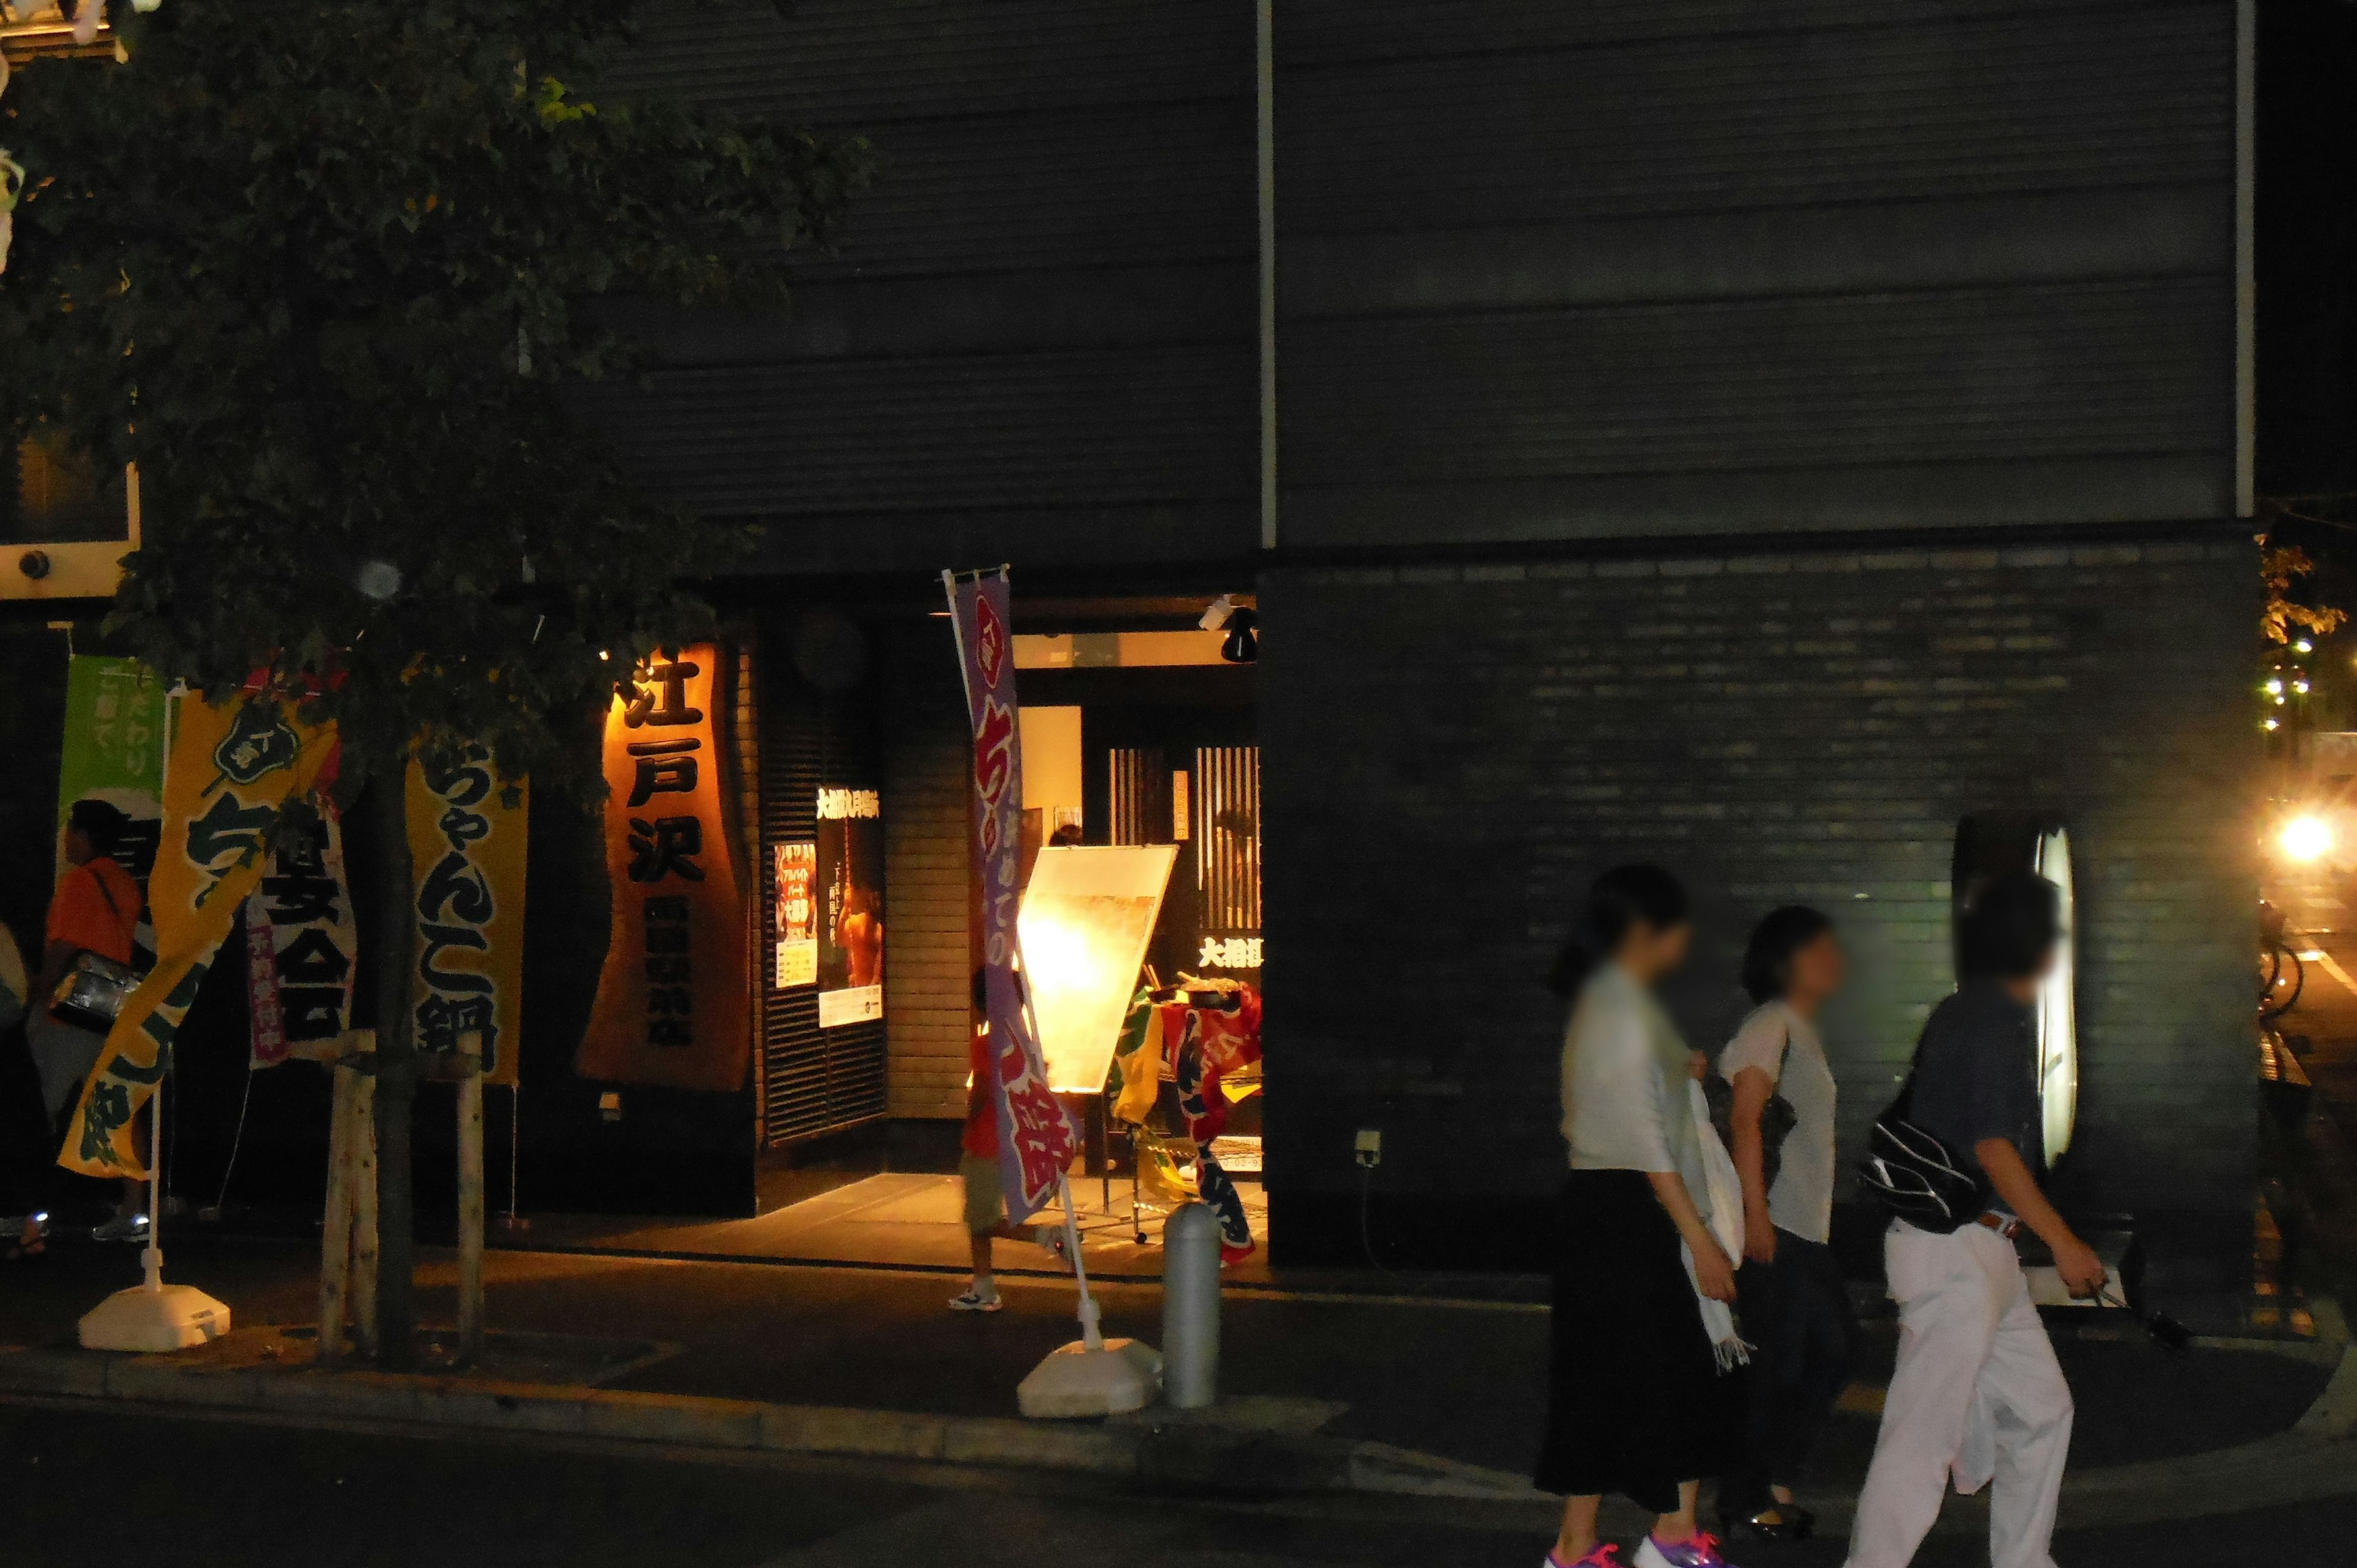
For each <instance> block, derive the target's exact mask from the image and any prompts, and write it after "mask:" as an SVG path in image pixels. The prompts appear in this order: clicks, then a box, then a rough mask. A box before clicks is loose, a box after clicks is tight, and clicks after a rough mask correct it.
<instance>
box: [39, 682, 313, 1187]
mask: <svg viewBox="0 0 2357 1568" xmlns="http://www.w3.org/2000/svg"><path fill="white" fill-rule="evenodd" d="M335 742H336V736H335V731H334V729H333V728H332V727H329V726H327V725H320V726H317V727H314V726H312V725H306V724H303V723H302V722H301V721H300V720H299V719H297V718H296V713H295V704H294V703H291V702H281V701H278V700H275V699H273V698H264V697H253V698H244V697H233V698H231V700H230V701H228V702H227V703H222V704H221V705H220V706H218V707H216V706H214V705H213V704H211V703H207V702H206V701H205V700H204V699H203V698H202V697H189V698H186V699H184V700H183V701H182V702H181V703H180V715H179V725H178V730H177V733H176V734H175V735H174V736H173V739H172V756H171V760H170V761H169V762H168V763H167V765H166V767H165V771H164V818H163V833H162V838H161V843H160V845H159V847H158V848H157V850H156V870H155V874H154V875H152V876H151V877H150V878H149V879H148V884H147V901H148V908H149V910H150V912H151V914H152V916H153V918H154V919H155V922H156V967H155V968H154V969H152V970H150V971H149V972H148V973H147V978H146V979H145V980H143V981H141V982H140V983H139V989H138V990H136V991H135V992H133V993H131V996H130V998H129V999H128V1000H127V1001H126V1002H124V1004H123V1012H122V1014H121V1015H119V1016H118V1017H117V1018H116V1019H115V1020H114V1026H113V1029H111V1030H109V1031H108V1033H107V1036H106V1046H105V1048H104V1049H103V1050H102V1051H101V1052H100V1054H99V1059H98V1065H97V1066H96V1067H95V1068H93V1069H91V1074H90V1077H89V1078H88V1079H86V1080H85V1081H84V1083H83V1086H82V1094H81V1104H80V1105H79V1106H78V1107H76V1109H75V1111H74V1116H73V1122H72V1124H71V1127H70V1130H69V1132H68V1133H67V1134H66V1142H65V1147H64V1148H63V1149H61V1150H60V1151H59V1155H58V1164H59V1165H64V1166H66V1167H67V1168H68V1169H70V1170H77V1171H81V1173H83V1174H84V1175H86V1176H142V1175H145V1170H146V1167H145V1162H144V1161H143V1160H142V1159H141V1157H140V1155H139V1152H138V1150H137V1148H136V1147H135V1145H134V1144H133V1142H132V1133H131V1126H132V1122H133V1120H134V1118H135V1117H136V1116H137V1115H138V1113H139V1112H140V1110H141V1109H142V1108H143V1107H144V1106H145V1104H146V1103H147V1101H148V1100H149V1099H150V1098H151V1097H152V1096H153V1095H154V1094H155V1092H156V1083H157V1081H158V1080H160V1079H162V1078H163V1076H164V1068H165V1053H166V1052H167V1051H168V1050H169V1049H170V1048H171V1046H172V1042H173V1040H174V1039H175V1038H176V1037H177V1036H178V1034H179V1031H180V1021H181V1020H182V1019H183V1018H185V1017H186V1016H187V1015H188V1006H189V1004H191V1003H193V1002H194V1001H195V1000H196V997H197V990H198V988H199V986H200V985H202V984H203V983H204V978H205V972H206V971H207V970H208V969H210V967H211V965H212V961H213V956H214V954H215V953H216V952H218V951H219V950H220V948H221V939H222V938H223V937H226V936H227V935H229V931H230V928H231V925H232V924H233V923H234V922H235V921H236V918H237V911H238V906H239V905H240V904H242V902H244V900H245V899H246V898H247V897H248V896H250V895H251V894H253V891H254V889H255V888H256V886H258V885H259V884H260V883H261V881H262V873H263V863H264V855H265V854H266V853H267V849H268V845H269V841H270V838H271V836H272V834H273V833H274V832H275V831H276V830H277V828H278V826H279V824H280V822H281V820H282V817H283V815H284V813H285V810H286V807H287V806H288V804H289V803H290V802H293V801H297V800H304V799H306V798H307V797H308V796H309V795H310V794H311V792H312V789H313V788H314V787H315V786H316V785H317V783H318V780H319V776H320V770H321V769H322V768H324V767H325V766H326V765H327V763H328V757H329V756H330V754H331V753H332V752H333V751H334V750H335Z"/></svg>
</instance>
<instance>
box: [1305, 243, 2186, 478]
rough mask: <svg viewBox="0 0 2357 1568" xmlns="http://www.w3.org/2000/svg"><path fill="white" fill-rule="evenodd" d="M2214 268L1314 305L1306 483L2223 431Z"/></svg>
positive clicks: (1881, 460)
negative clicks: (1629, 297)
mask: <svg viewBox="0 0 2357 1568" xmlns="http://www.w3.org/2000/svg"><path fill="white" fill-rule="evenodd" d="M2223 303H2224V302H2223V301H2222V300H2221V299H2220V298H2219V297H2218V295H2217V291H2216V290H2215V289H2214V288H2212V287H2211V286H2210V285H2209V284H2208V283H2207V281H2206V280H2198V279H2197V280H2191V281H2182V280H2163V281H2157V282H2149V283H2138V282H2130V283H2116V284H2078V285H2046V286H2042V287H2026V288H2016V289H1963V290H1943V291H1934V292H1928V293H1922V294H1891V295H1860V296H1852V297H1835V298H1803V299H1779V300H1762V301H1738V302H1730V303H1713V304H1694V305H1676V306H1636V307H1630V308H1625V309H1609V308H1598V309H1591V310H1573V311H1523V312H1499V313H1491V314H1483V315H1478V316H1401V317H1386V318H1378V319H1372V320H1359V319H1352V320H1340V321H1304V322H1299V323H1296V324H1293V325H1292V326H1291V327H1290V328H1289V329H1288V331H1287V333H1286V355H1285V358H1284V360H1283V361H1282V363H1281V371H1282V376H1281V390H1280V393H1279V395H1280V399H1281V405H1282V406H1283V407H1284V408H1285V410H1286V414H1287V419H1288V428H1287V436H1288V439H1287V440H1286V445H1285V447H1284V458H1285V478H1286V483H1287V484H1288V485H1299V486H1307V487H1315V486H1332V485H1348V486H1354V487H1360V488H1374V487H1379V486H1381V485H1383V484H1384V483H1385V482H1388V481H1408V482H1430V481H1441V480H1505V479H1526V478H1538V477H1542V476H1572V475H1605V474H1631V473H1670V472H1693V471H1696V470H1729V471H1751V470H1761V469H1777V468H1802V467H1826V466H1835V465H1842V464H1867V465H1878V464H1894V463H1926V462H1959V461H1970V460H1987V459H1993V458H2059V457H2067V456H2079V455H2092V454H2131V453H2183V452H2199V451H2203V450H2209V449H2212V448H2214V447H2216V446H2218V444H2219V443H2220V441H2221V440H2222V437H2223V436H2224V435H2225V433H2226V431H2227V429H2228V423H2227V418H2226V413H2227V411H2226V404H2225V401H2224V397H2223V393H2224V391H2225V389H2226V388H2228V387H2230V386H2231V385H2232V361H2231V357H2230V355H2231V346H2232V335H2231V330H2230V327H2229V323H2228V322H2227V321H2226V320H2225V319H2224V317H2223V315H2222V306H2223Z"/></svg>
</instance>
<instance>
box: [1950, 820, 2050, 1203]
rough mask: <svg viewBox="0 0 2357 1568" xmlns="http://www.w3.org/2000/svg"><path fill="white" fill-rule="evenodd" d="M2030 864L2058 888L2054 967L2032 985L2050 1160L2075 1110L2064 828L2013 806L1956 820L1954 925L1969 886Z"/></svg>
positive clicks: (2044, 1128)
mask: <svg viewBox="0 0 2357 1568" xmlns="http://www.w3.org/2000/svg"><path fill="white" fill-rule="evenodd" d="M2022 871H2034V872H2036V873H2037V874H2038V875H2040V876H2042V877H2044V878H2046V880H2047V881H2049V882H2050V883H2052V884H2053V885H2054V889H2055V892H2056V893H2057V894H2058V895H2059V896H2060V897H2059V899H2058V902H2059V903H2060V905H2061V919H2062V944H2061V948H2060V949H2059V950H2057V951H2056V953H2055V955H2054V972H2052V973H2051V974H2050V975H2048V976H2047V977H2046V979H2045V981H2044V982H2043V983H2041V984H2040V986H2039V992H2038V1092H2039V1103H2040V1121H2041V1123H2042V1125H2041V1129H2040V1131H2041V1133H2042V1136H2043V1140H2044V1144H2045V1153H2046V1161H2047V1163H2048V1164H2049V1165H2051V1164H2053V1162H2055V1161H2056V1160H2059V1159H2061V1157H2062V1154H2063V1151H2065V1150H2066V1149H2068V1148H2070V1146H2071V1130H2072V1125H2073V1124H2074V1123H2075V1122H2076V1121H2077V1119H2078V1112H2079V1026H2078V1009H2077V1005H2076V1000H2075V999H2076V995H2077V986H2078V980H2077V975H2076V973H2075V970H2076V965H2075V964H2074V963H2073V961H2072V960H2073V957H2074V951H2073V950H2074V946H2075V943H2076V940H2077V938H2076V934H2075V928H2076V925H2077V920H2076V911H2075V909H2074V908H2073V901H2072V888H2071V834H2070V832H2069V830H2067V829H2066V828H2064V827H2063V826H2062V824H2061V823H2060V822H2056V821H2054V820H2053V819H2051V818H2050V817H2042V816H2036V815H2031V814H2029V813H2025V812H2018V811H1982V812H1977V813H1975V814H1974V815H1972V816H1969V817H1966V818H1965V819H1964V821H1962V822H1959V823H1957V824H1956V852H1955V862H1954V867H1953V874H1952V886H1953V890H1954V898H1955V910H1954V912H1955V915H1956V917H1957V920H1958V929H1962V918H1963V915H1964V908H1965V906H1966V903H1967V901H1968V900H1969V898H1970V897H1971V896H1972V893H1973V891H1974V890H1975V888H1977V887H1978V886H1980V885H1981V884H1983V883H1985V882H1986V881H1987V880H1989V879H1990V878H1991V877H1994V876H1999V875H2008V874H2012V873H2016V872H2022Z"/></svg>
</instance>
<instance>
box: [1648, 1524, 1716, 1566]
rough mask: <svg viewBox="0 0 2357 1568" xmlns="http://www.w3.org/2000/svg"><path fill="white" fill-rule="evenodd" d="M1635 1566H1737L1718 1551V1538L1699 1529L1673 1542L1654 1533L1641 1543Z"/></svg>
mask: <svg viewBox="0 0 2357 1568" xmlns="http://www.w3.org/2000/svg"><path fill="white" fill-rule="evenodd" d="M1635 1568H1735V1564H1733V1563H1729V1562H1728V1561H1727V1559H1726V1558H1724V1557H1721V1556H1720V1555H1719V1554H1718V1537H1717V1536H1715V1535H1711V1534H1708V1533H1703V1532H1697V1533H1696V1534H1695V1538H1694V1539H1693V1540H1692V1541H1679V1542H1677V1543H1676V1544H1674V1545H1673V1544H1671V1543H1670V1542H1668V1541H1655V1540H1654V1539H1653V1538H1652V1536H1651V1535H1648V1536H1646V1537H1645V1539H1644V1540H1643V1541H1640V1542H1639V1543H1638V1546H1637V1559H1636V1564H1635Z"/></svg>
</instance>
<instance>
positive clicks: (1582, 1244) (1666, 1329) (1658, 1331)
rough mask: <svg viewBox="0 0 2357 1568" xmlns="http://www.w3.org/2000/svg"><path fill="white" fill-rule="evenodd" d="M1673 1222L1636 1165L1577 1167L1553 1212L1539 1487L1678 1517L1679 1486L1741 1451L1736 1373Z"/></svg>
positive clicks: (1739, 1372)
mask: <svg viewBox="0 0 2357 1568" xmlns="http://www.w3.org/2000/svg"><path fill="white" fill-rule="evenodd" d="M1678 1249H1679V1243H1678V1231H1677V1227H1676V1226H1675V1225H1673V1224H1672V1223H1671V1222H1670V1217H1669V1216H1668V1215H1667V1214H1666V1213H1664V1212H1663V1209H1662V1206H1661V1203H1660V1201H1659V1200H1658V1199H1656V1198H1655V1197H1653V1186H1652V1182H1651V1181H1649V1180H1648V1179H1647V1178H1646V1176H1645V1174H1644V1173H1643V1172H1642V1171H1574V1172H1572V1173H1571V1177H1570V1179H1569V1180H1568V1181H1566V1182H1565V1183H1564V1187H1563V1197H1562V1198H1561V1200H1560V1201H1559V1202H1558V1203H1557V1205H1556V1208H1555V1316H1554V1325H1553V1335H1552V1339H1553V1358H1552V1359H1553V1365H1552V1368H1551V1369H1550V1378H1549V1386H1548V1400H1547V1429H1546V1440H1545V1442H1544V1444H1543V1445H1542V1446H1541V1448H1540V1450H1539V1462H1538V1469H1537V1473H1536V1480H1537V1482H1538V1486H1539V1487H1540V1489H1541V1490H1543V1491H1549V1492H1556V1493H1560V1494H1563V1495H1565V1496H1582V1497H1584V1496H1589V1495H1595V1494H1600V1493H1604V1492H1620V1493H1622V1494H1624V1495H1625V1496H1627V1497H1629V1498H1631V1499H1632V1500H1634V1501H1635V1502H1636V1503H1637V1504H1638V1505H1639V1506H1640V1507H1642V1508H1648V1509H1652V1510H1653V1511H1654V1512H1655V1513H1670V1512H1674V1510H1675V1509H1676V1508H1677V1506H1678V1483H1679V1482H1681V1481H1692V1480H1698V1479H1700V1478H1701V1477H1706V1476H1716V1475H1717V1474H1719V1473H1720V1472H1721V1471H1723V1470H1725V1469H1727V1468H1728V1467H1729V1466H1731V1465H1733V1464H1734V1463H1735V1462H1736V1460H1737V1458H1738V1455H1740V1453H1741V1451H1742V1434H1743V1410H1744V1407H1743V1393H1744V1388H1743V1384H1744V1379H1743V1372H1742V1369H1740V1368H1738V1369H1734V1370H1732V1371H1728V1372H1721V1371H1720V1370H1719V1369H1718V1361H1717V1357H1716V1356H1715V1355H1714V1354H1713V1353H1712V1350H1711V1343H1710V1336H1709V1335H1708V1334H1707V1333H1706V1331H1705V1330H1704V1328H1703V1326H1702V1315H1701V1312H1700V1310H1699V1307H1698V1306H1697V1305H1696V1303H1695V1293H1694V1286H1693V1285H1692V1284H1690V1283H1688V1282H1687V1280H1686V1270H1685V1262H1684V1259H1683V1258H1682V1257H1681V1255H1680V1253H1679V1250H1678Z"/></svg>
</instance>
